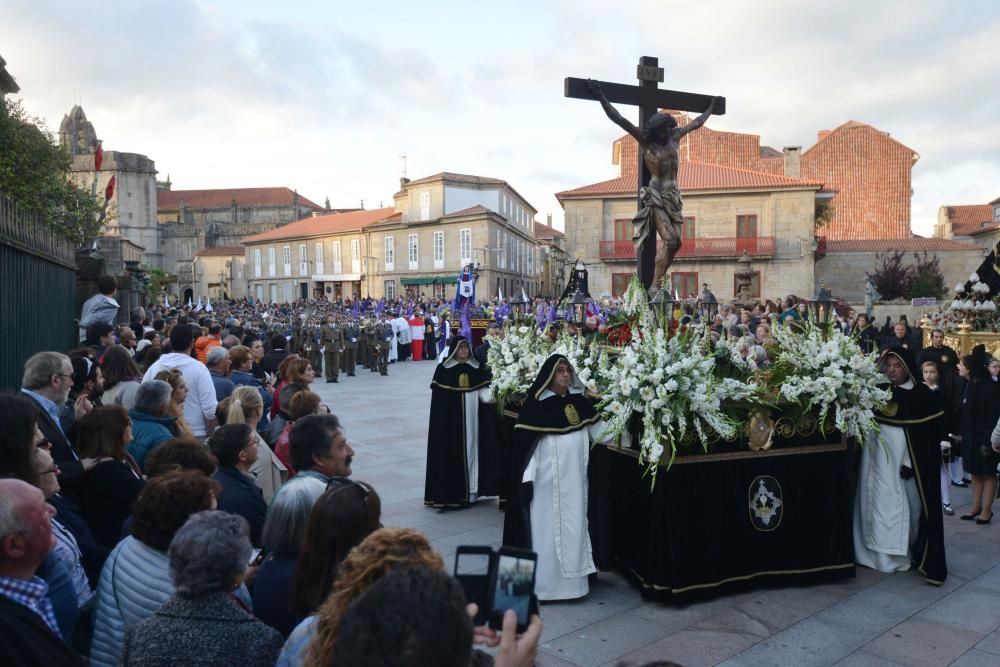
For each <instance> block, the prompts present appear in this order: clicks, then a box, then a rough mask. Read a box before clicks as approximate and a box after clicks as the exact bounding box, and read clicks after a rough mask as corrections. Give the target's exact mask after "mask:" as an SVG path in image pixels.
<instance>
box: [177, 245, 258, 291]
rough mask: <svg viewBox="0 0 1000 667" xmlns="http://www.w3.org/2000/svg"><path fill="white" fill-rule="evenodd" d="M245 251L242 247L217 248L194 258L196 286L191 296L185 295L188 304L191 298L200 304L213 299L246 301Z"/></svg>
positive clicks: (205, 251)
mask: <svg viewBox="0 0 1000 667" xmlns="http://www.w3.org/2000/svg"><path fill="white" fill-rule="evenodd" d="M244 254H245V250H244V248H243V246H242V245H237V246H215V247H213V248H205V249H204V250H199V251H198V252H196V253H195V254H194V257H193V258H192V260H191V267H192V272H193V274H194V279H195V285H194V286H193V287H192V288H189V289H190V292H189V293H186V294H181V299H182V300H183V301H184V302H185V303H186V302H187V300H188V298H191V299H192V301H197V300H198V297H201V298H202V300H204V299H206V298H211V299H212V301H221V300H223V299H242V298H244V297H245V296H246V295H247V280H246V266H245V258H244Z"/></svg>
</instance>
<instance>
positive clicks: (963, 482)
mask: <svg viewBox="0 0 1000 667" xmlns="http://www.w3.org/2000/svg"><path fill="white" fill-rule="evenodd" d="M951 485H952V486H957V487H958V488H960V489H964V488H966V487H967V486H969V483H968V482H966V481H965V480H964V479H963V480H962V481H961V482H956V481H955V480H952V481H951Z"/></svg>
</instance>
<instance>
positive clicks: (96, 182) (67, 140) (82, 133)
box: [59, 106, 164, 269]
mask: <svg viewBox="0 0 1000 667" xmlns="http://www.w3.org/2000/svg"><path fill="white" fill-rule="evenodd" d="M99 144H100V140H99V139H98V138H97V132H96V131H95V130H94V125H93V124H92V123H91V122H90V121H88V120H87V114H86V113H84V111H83V109H82V108H81V107H80V106H74V107H73V108H72V109H71V110H70V112H69V113H68V114H66V115H65V116H64V117H63V119H62V122H61V123H60V124H59V145H61V146H62V147H64V148H65V149H66V150H68V151H69V153H70V155H71V156H72V157H73V164H72V167H71V169H72V176H71V178H72V179H73V182H74V183H76V185H77V186H78V187H80V188H82V189H83V190H85V191H90V192H93V193H94V196H95V197H101V196H103V195H102V193H103V192H104V190H105V188H107V185H108V181H110V180H111V177H112V176H114V178H115V189H114V194H113V195H112V197H111V202H110V204H109V213H108V220H109V222H108V225H107V227H105V229H104V232H103V236H106V237H117V238H122V239H125V240H127V241H131V242H132V243H134V244H136V245H138V246H141V247H142V249H143V250H142V256H143V258H142V263H143V265H144V266H146V267H148V268H155V269H161V268H164V267H163V253H162V250H161V247H160V245H161V244H160V226H159V225H158V224H157V220H156V166H155V164H154V163H153V161H152V160H150V159H149V158H148V157H146V156H145V155H140V154H138V153H122V152H119V151H107V150H106V151H104V160H103V162H102V164H101V169H100V171H97V170H95V168H94V167H95V163H94V154H95V153H96V152H97V147H98V145H99Z"/></svg>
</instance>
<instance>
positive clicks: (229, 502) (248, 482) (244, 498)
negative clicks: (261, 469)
mask: <svg viewBox="0 0 1000 667" xmlns="http://www.w3.org/2000/svg"><path fill="white" fill-rule="evenodd" d="M212 479H214V480H215V481H217V482H218V483H219V484H221V485H222V497H221V498H219V509H220V510H222V511H223V512H229V513H230V514H238V515H240V516H241V517H243V518H244V519H246V520H247V523H249V524H250V542H251V543H252V544H253V545H254V546H255V547H258V548H259V547H260V531H261V530H262V529H263V528H264V519H265V518H267V503H266V502H264V494H263V493H262V492H261V490H260V487H258V486H257V485H256V484H254V481H253V477H251V476H250V475H247V474H244V473H242V472H240V471H239V470H237V469H236V468H223V467H220V468H219V469H218V470H216V471H215V474H214V475H212Z"/></svg>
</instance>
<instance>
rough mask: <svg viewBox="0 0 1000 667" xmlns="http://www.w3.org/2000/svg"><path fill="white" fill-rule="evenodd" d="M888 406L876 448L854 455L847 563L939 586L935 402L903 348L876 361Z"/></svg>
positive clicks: (938, 407)
mask: <svg viewBox="0 0 1000 667" xmlns="http://www.w3.org/2000/svg"><path fill="white" fill-rule="evenodd" d="M882 370H883V372H884V373H885V375H886V378H888V380H889V382H890V383H891V389H892V398H891V399H890V401H889V402H888V404H887V405H886V407H885V409H884V410H883V411H882V412H879V413H876V415H875V419H876V421H878V423H879V429H880V436H879V440H875V439H873V440H872V442H871V443H870V444H869V445H868V446H867V447H865V449H864V450H863V451H862V453H861V470H860V474H859V477H858V489H857V494H856V498H855V503H854V558H855V560H856V561H857V562H858V564H860V565H864V566H865V567H870V568H872V569H876V570H878V571H880V572H900V571H904V570H908V569H910V567H911V565H912V566H913V567H915V568H916V569H917V571H918V572H920V574H922V575H923V577H924V579H926V580H927V582H928V583H930V584H933V585H935V586H939V585H941V584H943V583H944V580H945V578H946V577H947V576H948V569H947V565H946V563H945V550H944V524H943V518H942V514H941V488H940V485H939V472H938V471H939V467H940V464H941V447H942V446H943V445H945V444H947V443H946V442H945V435H946V434H945V430H946V425H945V423H944V407H943V405H942V402H941V401H942V399H941V398H940V397H939V396H938V395H936V394H935V393H934V392H933V391H931V389H930V388H929V387H927V386H926V385H925V384H923V383H922V382H921V381H920V380H919V379H917V378H919V377H920V374H919V373H918V372H917V371H916V369H915V365H914V358H913V354H912V352H911V351H910V350H908V349H906V348H895V349H892V350H887V351H885V352H884V353H883V354H882Z"/></svg>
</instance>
